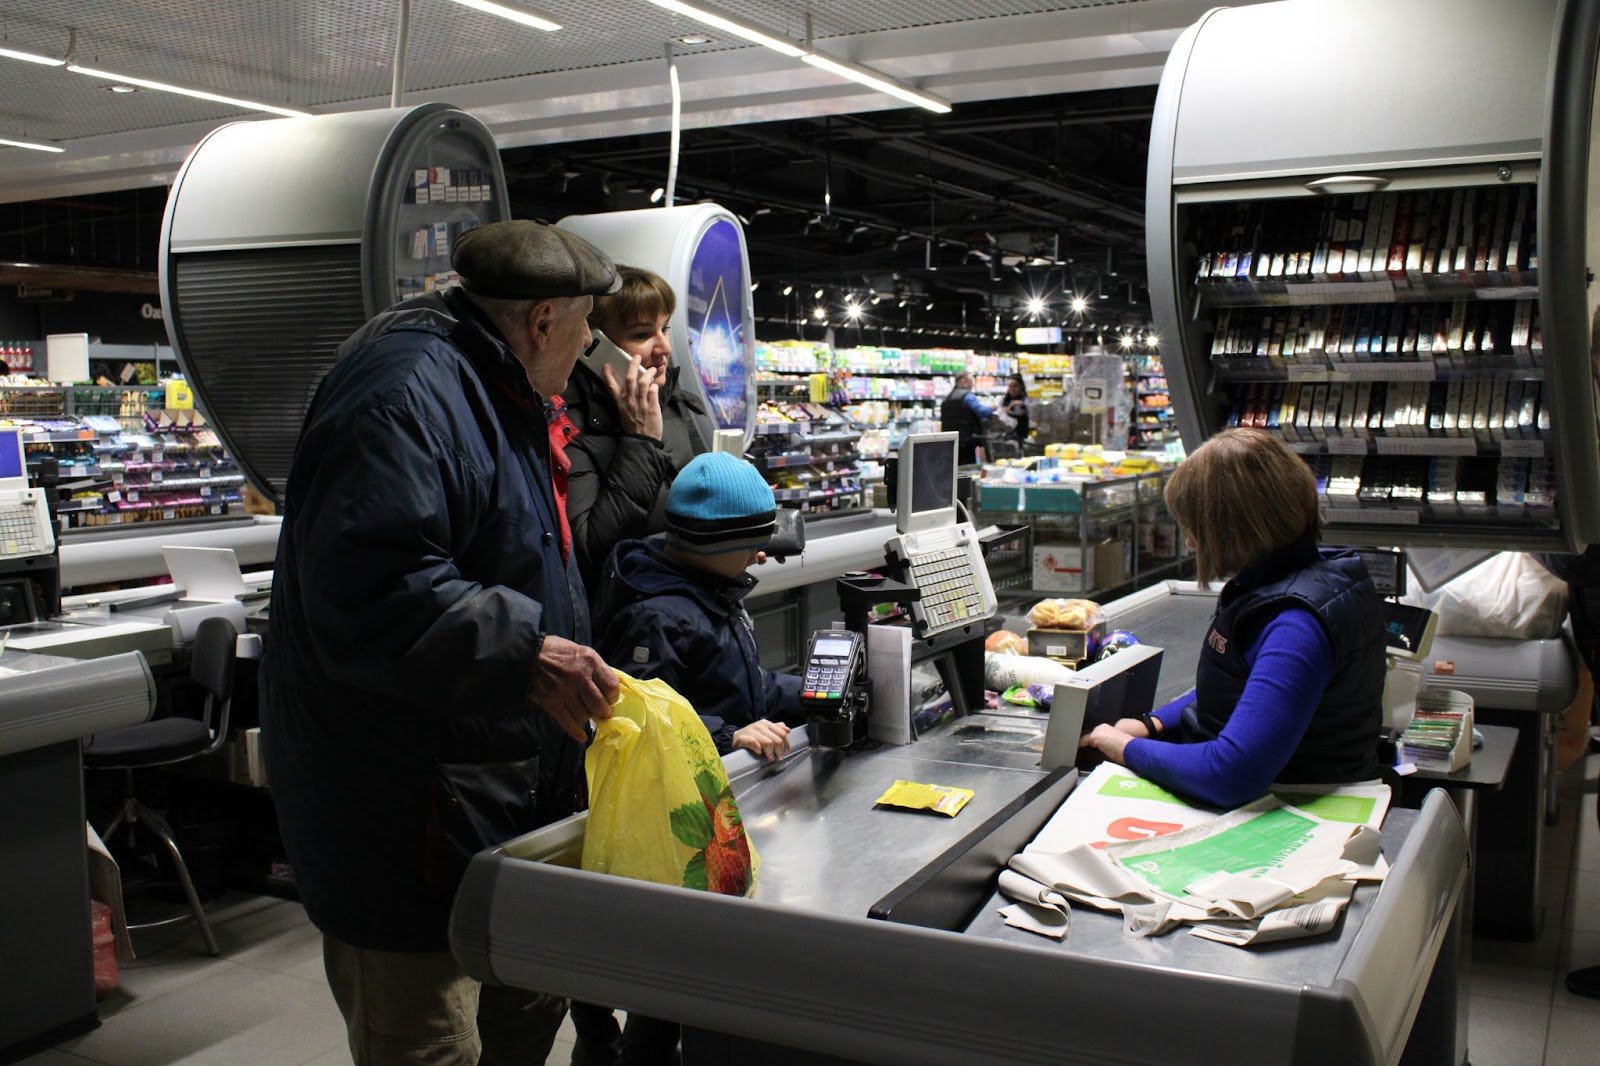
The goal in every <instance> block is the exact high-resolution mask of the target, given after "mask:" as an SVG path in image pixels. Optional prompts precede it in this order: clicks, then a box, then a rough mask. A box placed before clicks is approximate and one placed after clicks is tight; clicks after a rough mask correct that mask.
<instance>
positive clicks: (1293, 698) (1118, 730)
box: [1083, 429, 1385, 808]
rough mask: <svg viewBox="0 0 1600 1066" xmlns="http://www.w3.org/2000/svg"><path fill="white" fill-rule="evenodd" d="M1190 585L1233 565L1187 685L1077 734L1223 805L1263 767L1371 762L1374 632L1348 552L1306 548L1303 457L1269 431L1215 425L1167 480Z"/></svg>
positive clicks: (1255, 790) (1186, 792)
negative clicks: (1152, 707)
mask: <svg viewBox="0 0 1600 1066" xmlns="http://www.w3.org/2000/svg"><path fill="white" fill-rule="evenodd" d="M1166 500H1167V507H1168V508H1169V509H1170V510H1171V511H1172V514H1173V517H1175V518H1176V519H1177V520H1178V524H1179V525H1180V526H1181V527H1182V528H1183V531H1184V535H1185V536H1186V537H1188V538H1189V540H1190V541H1191V542H1192V543H1193V545H1194V549H1195V553H1196V556H1197V559H1196V562H1197V565H1198V569H1199V575H1198V576H1199V579H1200V582H1201V585H1202V586H1204V585H1205V584H1207V583H1208V582H1210V581H1212V580H1215V579H1217V578H1221V577H1223V576H1225V575H1229V574H1231V575H1233V577H1232V578H1231V580H1229V581H1228V583H1227V584H1226V585H1224V586H1223V588H1222V592H1221V594H1220V595H1218V597H1217V611H1216V614H1215V615H1213V616H1212V620H1211V628H1210V630H1209V631H1208V632H1207V633H1206V636H1205V641H1204V643H1203V644H1202V646H1201V648H1200V663H1199V666H1198V667H1197V669H1196V671H1195V689H1194V691H1193V692H1191V693H1188V694H1186V695H1184V696H1180V697H1179V698H1178V699H1176V700H1174V701H1172V702H1171V703H1169V704H1167V705H1166V706H1165V707H1162V708H1161V709H1160V710H1158V711H1155V712H1154V713H1152V714H1146V715H1143V716H1141V717H1140V718H1138V719H1132V718H1124V719H1122V720H1121V721H1119V722H1117V724H1116V725H1114V726H1111V725H1099V726H1096V727H1095V729H1094V731H1093V732H1092V733H1090V734H1089V735H1088V736H1086V737H1085V738H1084V740H1083V746H1085V747H1092V748H1095V749H1096V750H1098V751H1099V752H1100V753H1101V754H1102V755H1104V756H1105V757H1106V758H1108V759H1110V760H1112V761H1113V762H1116V763H1121V764H1124V765H1126V766H1128V767H1129V768H1131V769H1133V770H1135V771H1137V772H1138V773H1139V775H1140V776H1142V777H1146V778H1148V779H1149V780H1151V781H1154V782H1155V783H1156V784H1158V785H1161V786H1163V787H1164V788H1167V789H1170V790H1171V791H1173V792H1176V793H1178V794H1179V795H1182V796H1185V797H1188V798H1190V799H1195V800H1199V801H1201V802H1202V803H1208V804H1211V805H1213V806H1217V807H1230V808H1231V807H1237V806H1239V805H1240V804H1242V803H1246V802H1249V801H1250V800H1253V799H1255V798H1257V797H1258V796H1260V795H1262V794H1263V793H1264V792H1266V790H1267V786H1268V785H1270V784H1272V783H1273V782H1275V781H1284V782H1302V783H1304V782H1314V783H1347V782H1351V781H1364V780H1368V779H1370V778H1374V777H1377V776H1378V751H1377V742H1378V730H1379V728H1380V727H1381V725H1382V718H1383V679H1384V671H1385V665H1384V642H1383V627H1382V622H1381V621H1380V618H1381V614H1380V604H1379V600H1378V594H1377V591H1376V590H1375V589H1374V588H1373V585H1372V580H1371V579H1370V578H1369V577H1368V576H1367V570H1366V567H1365V566H1364V565H1363V564H1362V562H1361V558H1360V556H1358V555H1356V554H1355V553H1354V552H1351V551H1320V550H1319V549H1318V548H1317V532H1318V526H1319V524H1320V519H1319V516H1318V513H1317V486H1316V481H1315V480H1314V478H1313V477H1312V474H1311V469H1310V468H1309V467H1308V466H1306V464H1305V462H1304V461H1302V460H1301V459H1300V457H1299V456H1297V455H1295V454H1294V453H1293V452H1291V451H1290V450H1289V449H1288V448H1287V447H1286V446H1284V444H1283V443H1282V442H1281V441H1279V440H1278V439H1277V438H1275V437H1272V436H1270V435H1268V434H1267V433H1264V432H1262V431H1261V430H1257V429H1225V430H1223V431H1222V432H1221V433H1218V434H1217V435H1216V436H1214V437H1212V438H1211V439H1210V440H1209V441H1207V442H1206V443H1205V444H1204V445H1202V446H1201V447H1200V448H1199V449H1198V450H1196V451H1195V453H1194V454H1193V455H1191V456H1190V457H1189V458H1188V459H1187V460H1185V461H1184V463H1183V464H1182V465H1181V466H1179V467H1178V469H1177V470H1176V471H1175V472H1174V473H1173V475H1172V478H1171V479H1170V480H1169V481H1168V483H1167V490H1166Z"/></svg>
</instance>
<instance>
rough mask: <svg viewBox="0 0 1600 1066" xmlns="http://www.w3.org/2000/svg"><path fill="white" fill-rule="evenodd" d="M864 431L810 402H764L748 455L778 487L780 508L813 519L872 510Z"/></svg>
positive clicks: (769, 481)
mask: <svg viewBox="0 0 1600 1066" xmlns="http://www.w3.org/2000/svg"><path fill="white" fill-rule="evenodd" d="M860 440H861V431H860V430H859V429H858V428H857V427H856V426H855V425H853V424H852V423H851V422H850V420H849V419H847V418H845V417H844V416H843V415H841V414H840V413H839V412H837V411H834V410H831V409H829V408H827V407H824V406H823V405H821V404H818V403H810V402H782V401H775V400H768V401H763V402H762V403H761V405H760V406H759V407H758V408H757V409H756V425H755V433H754V434H753V435H752V437H751V440H750V447H749V449H748V451H747V455H748V457H749V459H750V461H751V462H752V463H754V464H755V467H756V469H758V470H760V471H761V473H762V476H763V477H765V478H766V479H767V482H768V483H769V484H770V485H772V494H773V496H774V497H776V498H777V501H778V506H780V507H794V508H798V509H799V510H801V511H803V512H805V515H806V517H807V519H808V520H809V519H815V518H825V517H833V516H838V515H846V514H856V513H858V512H860V511H862V510H863V509H865V508H866V507H867V500H866V496H865V492H864V489H863V485H862V469H861V466H862V464H861V453H860V450H859V445H860Z"/></svg>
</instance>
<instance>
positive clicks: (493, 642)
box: [261, 221, 617, 1066]
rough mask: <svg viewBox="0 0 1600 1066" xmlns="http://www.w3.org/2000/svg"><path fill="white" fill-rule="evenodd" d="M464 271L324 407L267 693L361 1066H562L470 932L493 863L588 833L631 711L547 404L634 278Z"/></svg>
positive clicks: (582, 245)
mask: <svg viewBox="0 0 1600 1066" xmlns="http://www.w3.org/2000/svg"><path fill="white" fill-rule="evenodd" d="M451 258H452V264H453V265H454V267H455V269H456V270H457V271H458V272H459V273H460V274H461V276H462V286H461V287H460V288H458V289H448V290H446V291H444V292H435V293H430V294H428V295H426V296H421V297H417V298H415V299H411V300H407V301H404V302H402V303H400V304H397V305H396V306H394V307H392V308H390V309H389V310H388V311H385V312H384V313H382V314H380V315H378V316H377V317H375V318H374V319H373V320H372V321H370V322H368V323H367V324H366V325H365V326H363V327H362V328H361V329H360V330H358V331H357V332H356V333H355V334H354V335H353V336H351V337H350V338H349V340H347V341H346V342H345V343H344V345H343V346H342V347H341V349H340V351H339V360H338V362H337V363H336V364H335V365H334V367H333V369H332V370H330V371H329V372H328V375H327V377H325V378H324V379H323V381H322V384H321V386H320V388H319V389H318V390H317V395H316V398H315V399H314V400H313V402H312V405H311V409H310V411H309V412H308V413H307V415H306V420H305V424H304V426H303V427H302V429H301V433H300V439H299V442H298V444H297V446H296V448H295V456H294V461H293V465H292V467H291V469H290V473H289V479H288V487H287V492H286V498H285V501H284V521H283V529H282V533H281V534H280V537H279V541H278V558H277V568H276V571H275V576H274V580H273V587H272V610H271V617H272V633H271V637H270V639H269V641H268V643H267V656H266V662H265V665H264V669H263V671H262V681H261V693H262V699H261V720H262V741H263V744H264V745H265V754H266V760H267V766H268V771H269V773H270V774H271V776H272V798H273V801H274V803H275V804H276V806H277V809H278V815H279V820H280V823H281V827H282V831H283V836H284V842H285V845H286V847H287V850H288V853H289V858H290V861H291V862H292V864H293V866H294V873H295V883H296V886H297V887H298V889H299V891H300V896H301V899H302V900H303V901H304V903H305V907H306V911H307V913H308V914H309V915H310V917H311V920H312V922H313V923H314V924H315V925H316V926H317V928H319V929H320V930H322V933H323V959H324V964H325V969H326V972H327V977H328V983H329V985H330V986H331V987H332V990H333V995H334V999H335V1000H336V1001H337V1002H338V1005H339V1010H340V1012H341V1013H342V1014H343V1015H344V1018H345V1022H346V1024H347V1026H348V1029H349V1039H350V1050H351V1053H352V1055H353V1057H354V1059H355V1061H356V1063H358V1064H361V1066H387V1064H391V1063H394V1064H398V1063H408V1064H410V1063H424V1062H425V1063H430V1064H447V1066H456V1064H460V1066H469V1064H472V1063H477V1062H480V1061H481V1062H483V1063H490V1064H499V1063H513V1062H515V1063H526V1062H543V1061H544V1059H545V1057H546V1055H547V1054H548V1053H549V1049H550V1047H551V1044H552V1042H553V1041H554V1038H555V1035H556V1032H557V1030H558V1028H559V1026H560V1022H561V1018H562V1015H563V1013H564V1012H565V1009H566V1004H565V1001H563V1000H561V999H559V998H557V997H554V996H544V995H540V994H537V993H529V992H522V991H517V990H511V989H504V988H493V987H483V988H480V987H479V985H478V983H477V982H476V981H473V980H472V979H471V978H469V977H467V975H466V974H464V973H463V972H462V971H461V969H460V967H459V966H458V965H457V963H456V961H455V959H454V958H453V957H452V956H451V954H450V952H449V950H448V944H447V934H448V924H449V915H450V906H451V902H452V900H453V899H454V897H455V892H456V887H457V885H458V884H459V882H460V880H461V876H462V874H463V873H464V871H465V869H466V865H467V862H468V860H469V859H470V858H471V856H472V855H473V854H475V853H476V852H477V851H479V850H481V849H483V848H485V847H487V846H490V845H493V844H496V843H499V842H500V841H503V840H505V839H507V838H509V837H511V836H514V835H517V834H519V833H523V832H526V831H528V830H530V829H533V828H535V827H537V826H538V825H541V824H543V823H545V822H548V821H550V820H552V819H554V818H557V817H561V816H563V815H565V814H567V813H569V812H570V811H572V810H573V809H574V807H575V806H576V802H577V794H578V789H579V784H580V774H581V770H582V754H583V748H582V745H583V742H584V739H585V724H586V722H587V721H588V720H589V719H590V718H606V717H609V716H610V713H611V712H610V702H611V700H612V699H613V698H615V695H616V691H617V684H616V676H615V674H614V673H613V672H612V670H611V668H610V667H608V666H607V665H606V664H605V662H604V661H603V660H602V659H601V658H600V657H599V655H597V654H596V653H595V652H594V651H593V650H592V649H590V648H588V647H585V646H584V644H585V643H586V642H587V640H588V633H587V606H586V598H585V595H584V592H583V587H582V583H581V581H580V580H579V578H578V575H577V571H576V568H575V567H573V566H571V565H569V560H568V559H567V557H566V555H565V554H564V553H563V550H562V541H563V538H562V532H561V528H560V527H561V521H560V517H559V514H558V512H557V509H556V504H555V500H554V498H553V494H552V491H551V475H550V469H549V465H548V459H549V455H550V430H549V420H548V419H549V416H548V413H547V410H548V409H547V405H546V402H545V398H546V397H549V396H554V395H556V394H557V393H558V392H560V390H561V389H562V387H563V386H564V385H565V384H566V381H567V375H568V373H569V371H570V370H571V367H572V365H573V362H574V361H575V360H576V359H577V357H578V355H579V353H580V352H582V351H583V348H584V346H585V345H586V344H587V343H588V340H589V328H588V324H587V322H586V316H587V315H588V313H589V311H590V308H591V306H592V299H591V298H592V296H593V295H595V294H598V293H606V292H609V291H611V290H612V289H613V288H614V286H615V284H616V270H615V267H614V265H613V264H612V262H611V260H610V259H608V258H607V257H606V256H605V254H604V253H603V252H601V251H600V250H599V249H597V248H595V247H594V246H593V245H590V244H589V243H588V242H586V241H583V240H581V239H579V238H577V237H575V236H573V235H571V234H567V233H564V232H563V231H561V230H557V229H554V228H551V227H548V226H540V225H536V224H535V223H532V222H526V221H517V222H502V223H494V224H491V225H486V226H482V227H480V228H478V229H476V230H473V231H472V232H470V233H468V234H466V235H465V236H463V237H462V238H460V239H459V240H458V241H456V242H455V248H454V251H453V254H452V257H451ZM480 1056H481V1057H480Z"/></svg>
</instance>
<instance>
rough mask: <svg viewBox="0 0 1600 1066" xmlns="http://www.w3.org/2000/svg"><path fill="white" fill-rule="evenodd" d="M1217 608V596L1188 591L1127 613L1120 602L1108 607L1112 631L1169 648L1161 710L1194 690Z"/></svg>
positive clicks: (1159, 687)
mask: <svg viewBox="0 0 1600 1066" xmlns="http://www.w3.org/2000/svg"><path fill="white" fill-rule="evenodd" d="M1128 599H1137V600H1143V599H1144V597H1143V596H1139V597H1128ZM1118 602H1122V601H1118ZM1216 605H1217V601H1216V598H1215V597H1214V596H1210V595H1205V594H1198V593H1196V592H1194V591H1193V590H1192V588H1186V589H1185V591H1182V592H1172V591H1168V592H1167V593H1166V594H1165V595H1162V596H1161V597H1160V598H1159V599H1155V600H1152V601H1149V602H1139V603H1136V604H1135V605H1132V606H1129V607H1128V608H1126V609H1124V610H1118V609H1117V604H1116V603H1112V604H1109V605H1108V606H1107V609H1106V618H1107V621H1106V627H1107V628H1108V629H1126V630H1128V631H1129V632H1130V633H1132V634H1133V635H1134V636H1136V637H1138V638H1139V639H1140V640H1141V641H1143V642H1144V643H1146V644H1154V645H1155V646H1156V647H1158V648H1162V649H1165V654H1164V655H1163V656H1162V658H1161V679H1160V680H1159V681H1158V682H1157V683H1156V706H1157V707H1159V706H1161V705H1162V704H1163V703H1166V702H1167V701H1168V700H1171V699H1174V698H1176V697H1178V696H1181V695H1183V694H1184V693H1185V692H1187V691H1189V690H1190V689H1191V688H1193V687H1194V671H1195V666H1196V665H1197V664H1198V663H1199V662H1200V642H1201V641H1202V640H1204V639H1205V635H1206V627H1207V626H1208V625H1210V623H1211V614H1212V612H1213V611H1214V610H1215V609H1216Z"/></svg>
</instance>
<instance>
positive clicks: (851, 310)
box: [845, 303, 861, 322]
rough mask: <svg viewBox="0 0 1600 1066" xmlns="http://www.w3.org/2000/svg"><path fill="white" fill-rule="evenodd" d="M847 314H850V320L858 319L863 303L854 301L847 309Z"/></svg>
mask: <svg viewBox="0 0 1600 1066" xmlns="http://www.w3.org/2000/svg"><path fill="white" fill-rule="evenodd" d="M845 314H847V315H849V316H850V321H852V322H854V321H855V320H856V319H858V318H860V317H861V305H860V304H854V303H853V304H851V305H850V306H849V307H848V308H846V309H845Z"/></svg>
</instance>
